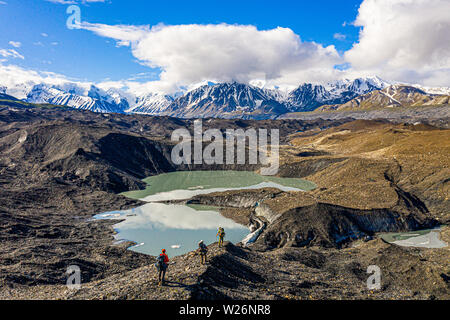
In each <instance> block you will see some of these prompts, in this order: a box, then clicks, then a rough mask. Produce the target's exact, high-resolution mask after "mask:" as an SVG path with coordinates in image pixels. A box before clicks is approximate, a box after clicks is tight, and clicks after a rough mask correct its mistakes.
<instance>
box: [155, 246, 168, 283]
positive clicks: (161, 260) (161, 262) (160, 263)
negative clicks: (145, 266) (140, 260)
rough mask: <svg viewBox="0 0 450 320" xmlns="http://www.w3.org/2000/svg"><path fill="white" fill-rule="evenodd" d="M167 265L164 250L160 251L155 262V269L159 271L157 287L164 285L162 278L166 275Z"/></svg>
mask: <svg viewBox="0 0 450 320" xmlns="http://www.w3.org/2000/svg"><path fill="white" fill-rule="evenodd" d="M168 263H169V257H168V256H167V254H166V249H162V253H161V254H160V255H159V257H158V258H157V260H156V263H155V266H156V269H158V271H159V276H158V279H159V282H158V285H159V286H162V285H164V276H165V275H166V271H167V267H168Z"/></svg>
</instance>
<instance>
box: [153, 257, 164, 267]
mask: <svg viewBox="0 0 450 320" xmlns="http://www.w3.org/2000/svg"><path fill="white" fill-rule="evenodd" d="M155 267H156V268H157V269H158V270H163V269H164V267H165V263H164V256H158V258H156V263H155Z"/></svg>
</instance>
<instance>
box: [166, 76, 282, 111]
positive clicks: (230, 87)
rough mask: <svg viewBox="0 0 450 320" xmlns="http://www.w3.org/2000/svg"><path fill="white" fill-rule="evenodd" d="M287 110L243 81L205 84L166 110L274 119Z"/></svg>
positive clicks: (265, 92) (261, 91) (270, 96)
mask: <svg viewBox="0 0 450 320" xmlns="http://www.w3.org/2000/svg"><path fill="white" fill-rule="evenodd" d="M287 111H288V110H287V109H286V108H285V106H284V105H283V104H282V103H280V102H279V101H276V99H274V97H273V96H272V95H271V94H269V93H268V92H267V91H265V90H262V89H260V88H257V87H254V86H251V85H247V84H241V83H236V82H234V83H220V84H216V85H212V86H211V85H205V86H202V87H199V88H197V89H195V90H192V91H190V92H188V93H186V94H185V95H184V96H182V97H180V98H178V99H176V100H174V101H173V103H172V104H171V105H170V106H169V108H168V109H167V114H168V115H170V116H176V117H184V118H207V117H220V118H239V117H240V118H253V119H255V118H262V117H264V116H265V117H266V118H272V117H276V116H277V115H279V114H282V113H285V112H287Z"/></svg>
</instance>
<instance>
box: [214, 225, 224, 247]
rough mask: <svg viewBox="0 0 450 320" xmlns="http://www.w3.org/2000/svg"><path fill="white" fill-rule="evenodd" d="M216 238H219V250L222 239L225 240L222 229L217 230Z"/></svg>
mask: <svg viewBox="0 0 450 320" xmlns="http://www.w3.org/2000/svg"><path fill="white" fill-rule="evenodd" d="M216 237H219V248H220V247H222V246H223V238H225V230H224V229H223V228H222V227H220V228H219V231H218V232H217V234H216Z"/></svg>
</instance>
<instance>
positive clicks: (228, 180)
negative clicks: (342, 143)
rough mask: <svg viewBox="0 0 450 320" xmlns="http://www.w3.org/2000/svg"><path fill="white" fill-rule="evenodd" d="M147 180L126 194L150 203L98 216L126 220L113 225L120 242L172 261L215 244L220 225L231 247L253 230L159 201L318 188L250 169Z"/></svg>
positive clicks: (210, 211)
mask: <svg viewBox="0 0 450 320" xmlns="http://www.w3.org/2000/svg"><path fill="white" fill-rule="evenodd" d="M144 181H145V182H146V183H147V185H148V186H147V188H146V189H145V190H139V191H131V192H125V193H123V195H125V196H127V197H130V198H133V199H140V200H143V201H146V202H148V203H147V204H145V205H143V206H141V207H138V208H134V209H130V210H121V211H112V212H106V213H102V214H99V215H96V216H95V217H94V218H95V219H117V220H124V221H121V222H119V223H117V224H116V225H115V226H114V229H115V230H116V232H117V234H116V235H115V238H116V240H117V241H122V240H130V241H134V242H136V243H137V245H135V246H133V247H131V248H130V250H133V251H136V252H140V253H145V254H150V255H158V254H159V253H160V252H161V249H162V248H164V249H166V250H167V253H168V255H169V257H173V256H178V255H182V254H185V253H187V252H189V251H192V250H195V249H196V248H197V247H198V241H200V240H203V241H204V242H205V243H206V244H211V243H213V242H216V241H217V239H216V233H217V229H218V228H219V227H223V228H224V229H225V232H226V236H225V240H226V241H230V242H232V243H238V242H240V241H242V240H243V239H244V238H245V237H246V236H247V235H248V234H249V233H250V230H249V229H248V227H246V226H244V225H241V224H238V223H236V222H234V221H233V220H231V219H227V218H225V217H223V216H222V215H221V214H220V213H219V209H218V208H213V207H201V206H187V205H178V204H177V205H175V204H163V203H158V201H167V200H185V199H189V198H191V197H193V196H195V195H198V194H209V193H213V192H222V191H228V190H242V189H262V188H267V187H272V188H277V189H280V190H282V191H308V190H312V189H314V188H315V187H316V186H315V185H314V184H313V183H312V182H309V181H306V180H302V179H293V178H278V177H268V176H261V175H258V174H256V173H254V172H246V171H189V172H172V173H166V174H161V175H158V176H152V177H148V178H146V179H144Z"/></svg>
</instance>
